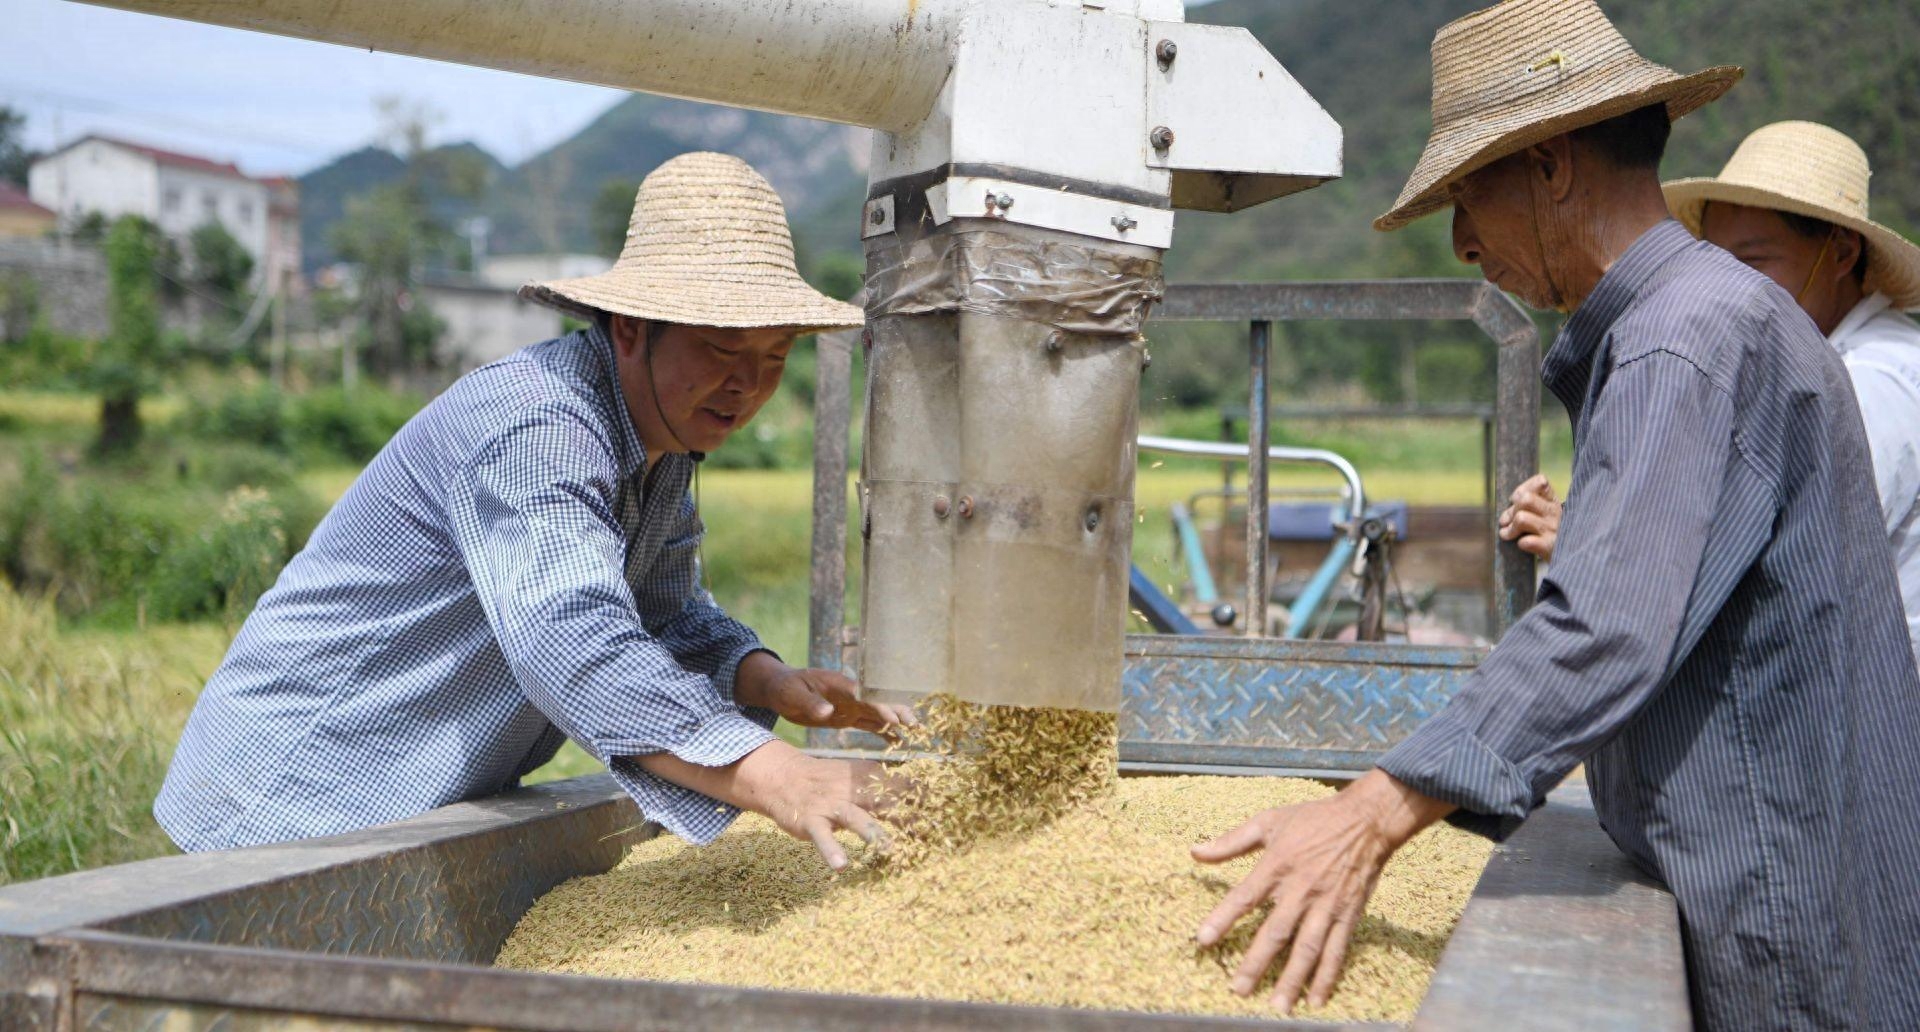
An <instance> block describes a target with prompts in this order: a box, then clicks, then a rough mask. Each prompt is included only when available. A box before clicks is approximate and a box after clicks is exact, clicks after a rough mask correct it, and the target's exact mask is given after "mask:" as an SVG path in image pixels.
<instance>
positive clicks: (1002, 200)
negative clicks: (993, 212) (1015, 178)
mask: <svg viewBox="0 0 1920 1032" xmlns="http://www.w3.org/2000/svg"><path fill="white" fill-rule="evenodd" d="M993 203H995V204H997V205H999V206H1000V207H1002V208H1011V207H1013V195H1012V194H1010V193H1003V194H1001V195H1000V196H998V197H995V198H994V199H993Z"/></svg>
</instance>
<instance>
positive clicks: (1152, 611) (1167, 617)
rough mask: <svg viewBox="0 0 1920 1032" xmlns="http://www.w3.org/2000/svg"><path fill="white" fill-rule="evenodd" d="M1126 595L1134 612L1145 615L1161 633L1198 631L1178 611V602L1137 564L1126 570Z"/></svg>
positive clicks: (1185, 616)
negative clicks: (1141, 570)
mask: <svg viewBox="0 0 1920 1032" xmlns="http://www.w3.org/2000/svg"><path fill="white" fill-rule="evenodd" d="M1127 597H1128V600H1129V601H1131V602H1132V603H1133V609H1134V612H1136V613H1139V614H1140V615H1141V616H1143V617H1145V618H1146V621H1147V623H1149V624H1151V625H1153V629H1154V630H1156V631H1159V632H1160V633H1161V634H1199V633H1200V628H1199V626H1198V625H1196V624H1195V623H1194V622H1193V621H1192V620H1189V619H1187V614H1185V613H1183V612H1181V611H1180V604H1179V603H1178V602H1175V601H1174V600H1173V599H1170V598H1168V597H1167V595H1166V592H1164V591H1161V590H1160V588H1159V587H1158V586H1157V585H1155V584H1154V583H1153V580H1152V579H1151V578H1149V577H1148V576H1147V575H1146V574H1144V573H1142V572H1140V567H1138V566H1132V567H1129V568H1128V570H1127Z"/></svg>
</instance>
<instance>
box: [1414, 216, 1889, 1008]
mask: <svg viewBox="0 0 1920 1032" xmlns="http://www.w3.org/2000/svg"><path fill="white" fill-rule="evenodd" d="M1544 373H1545V380H1546V383H1547V385H1548V386H1549V387H1550V388H1551V389H1552V390H1553V391H1554V393H1555V394H1556V395H1558V396H1559V397H1560V399H1561V400H1562V401H1563V402H1565V403H1566V406H1567V409H1568V411H1569V412H1570V413H1571V414H1572V416H1573V419H1574V432H1575V439H1574V441H1575V443H1574V466H1573V480H1572V492H1571V493H1570V495H1569V496H1568V498H1567V502H1566V510H1565V515H1564V517H1563V526H1562V529H1561V535H1560V542H1559V545H1558V547H1557V548H1556V549H1555V562H1554V563H1553V566H1552V568H1551V570H1550V571H1549V573H1548V575H1547V577H1546V578H1545V579H1544V580H1543V581H1542V582H1541V585H1540V597H1539V602H1538V604H1537V605H1536V606H1535V607H1534V608H1533V610H1532V611H1530V612H1529V613H1528V614H1527V615H1526V616H1525V617H1524V618H1523V619H1521V620H1520V621H1519V622H1517V623H1516V624H1515V625H1514V626H1513V627H1512V629H1511V630H1509V631H1508V632H1507V634H1506V636H1505V637H1504V638H1502V639H1501V641H1500V643H1499V645H1498V646H1497V647H1496V648H1495V649H1494V651H1493V653H1492V654H1491V655H1490V656H1488V657H1487V659H1486V661H1485V662H1484V663H1483V664H1482V665H1481V667H1480V668H1479V670H1477V671H1476V672H1475V674H1474V676H1473V677H1472V678H1471V679H1470V681H1469V683H1468V684H1467V685H1466V686H1465V687H1463V689H1462V690H1461V692H1460V693H1459V694H1458V695H1457V696H1456V697H1455V699H1454V700H1453V702H1452V703H1451V704H1450V705H1449V706H1448V707H1447V708H1446V709H1444V710H1442V711H1441V712H1440V713H1439V714H1437V715H1436V716H1435V717H1434V718H1433V719H1432V720H1430V721H1428V722H1427V723H1426V724H1425V725H1423V726H1422V727H1420V728H1419V729H1418V730H1417V731H1415V733H1414V734H1413V735H1411V736H1410V737H1408V739H1407V740H1406V741H1404V742H1403V743H1401V744H1400V745H1399V746H1398V747H1396V748H1395V749H1394V750H1393V751H1391V752H1390V753H1388V754H1387V756H1386V757H1385V758H1384V759H1383V760H1382V761H1381V764H1380V766H1381V767H1382V768H1383V769H1385V770H1386V771H1387V772H1388V773H1390V774H1393V775H1394V776H1395V777H1397V778H1399V779H1400V780H1402V781H1404V782H1407V783H1408V784H1410V785H1412V786H1413V787H1414V788H1416V789H1419V790H1420V791H1422V792H1425V793H1426V794H1428V795H1430V796H1434V797H1437V798H1440V799H1443V800H1446V801H1448V802H1451V803H1455V804H1457V805H1459V806H1460V807H1462V811H1461V812H1460V813H1459V814H1458V815H1456V819H1457V820H1458V821H1459V822H1460V823H1462V824H1464V825H1466V826H1469V827H1475V828H1478V829H1479V830H1482V831H1485V832H1487V833H1489V834H1492V835H1495V836H1500V835H1504V834H1506V833H1507V832H1510V831H1511V830H1512V829H1513V828H1514V827H1515V826H1517V825H1518V824H1519V823H1520V821H1521V820H1522V819H1524V818H1525V817H1526V816H1527V814H1528V813H1529V812H1530V811H1532V809H1533V808H1534V807H1536V806H1539V805H1540V803H1541V802H1542V800H1543V798H1544V796H1545V794H1546V792H1547V791H1548V790H1549V789H1550V788H1551V787H1552V786H1553V785H1555V784H1556V783H1557V782H1559V781H1560V780H1561V779H1562V778H1563V777H1565V776H1566V774H1567V773H1568V772H1569V771H1570V770H1571V769H1572V768H1573V767H1574V766H1575V765H1576V764H1578V763H1580V762H1582V761H1585V762H1586V763H1587V765H1588V767H1587V771H1588V780H1589V783H1590V786H1591V789H1592V792H1593V798H1594V805H1595V809H1596V810H1597V812H1598V813H1599V816H1600V820H1601V823H1602V824H1603V825H1604V826H1605V827H1606V829H1607V831H1608V833H1609V834H1610V835H1611V836H1612V837H1613V840H1614V841H1615V842H1616V843H1617V844H1618V845H1619V846H1620V848H1621V849H1622V850H1623V851H1625V852H1626V853H1627V854H1628V855H1629V856H1631V857H1632V858H1633V859H1634V860H1635V861H1636V862H1638V863H1639V864H1640V865H1641V866H1643V867H1644V868H1646V869H1647V870H1648V871H1650V872H1651V873H1653V874H1655V875H1657V876H1658V877H1660V878H1662V879H1663V880H1664V881H1665V882H1666V883H1667V885H1668V886H1669V887H1670V888H1671V889H1672V890H1673V893H1674V896H1675V898H1676V900H1677V901H1678V903H1679V906H1680V914H1681V920H1682V924H1683V934H1684V937H1685V943H1686V955H1687V965H1688V982H1689V985H1690V986H1691V989H1692V995H1693V1001H1694V1011H1695V1015H1696V1017H1697V1019H1698V1020H1699V1022H1700V1024H1701V1025H1702V1026H1703V1027H1704V1028H1707V1029H1738V1030H1749V1029H1885V1030H1889V1032H1892V1030H1903V1032H1910V1030H1913V1029H1917V1028H1920V874H1917V873H1916V870H1917V868H1916V864H1920V675H1916V673H1915V670H1914V663H1913V655H1912V653H1911V652H1910V651H1909V650H1908V648H1907V641H1906V626H1905V623H1904V620H1903V618H1902V615H1901V605H1900V595H1899V591H1898V587H1897V585H1896V582H1895V579H1894V570H1893V563H1892V558H1891V554H1890V552H1889V549H1888V547H1887V537H1886V531H1885V528H1884V526H1883V525H1882V523H1881V518H1880V515H1881V514H1880V505H1879V500H1878V497H1877V495H1876V493H1875V489H1874V480H1873V466H1872V463H1871V462H1870V457H1869V454H1868V447H1867V439H1866V435H1865V432H1864V431H1863V429H1862V427H1861V419H1860V413H1859V410H1858V408H1857V406H1856V404H1855V401H1854V395H1853V391H1852V388H1851V387H1850V385H1849V383H1848V378H1847V372H1846V370H1845V369H1844V368H1843V367H1842V365H1841V362H1840V360H1839V358H1838V356H1837V355H1835V353H1834V351H1833V349H1832V348H1831V347H1830V346H1828V345H1827V343H1826V342H1825V341H1824V340H1823V339H1822V338H1821V336H1820V334H1819V331H1818V330H1816V329H1815V328H1814V326H1813V324H1812V323H1811V322H1810V321H1809V320H1808V319H1807V317H1806V315H1805V314H1804V313H1802V312H1801V311H1800V309H1799V308H1798V307H1797V306H1796V305H1795V304H1794V302H1793V299H1792V298H1790V297H1788V296H1787V295H1786V293H1785V292H1783V291H1781V290H1780V289H1779V288H1778V287H1775V286H1774V285H1773V284H1772V283H1770V282H1769V281H1767V280H1766V279H1765V278H1764V277H1762V276H1761V275H1760V274H1758V273H1756V272H1754V271H1752V270H1751V269H1748V268H1747V267H1745V266H1743V265H1741V264H1740V263H1738V262H1736V261H1735V260H1734V259H1733V258H1732V257H1731V256H1729V255H1728V254H1726V253H1725V252H1723V251H1721V250H1720V249H1718V248H1716V247H1714V246H1712V245H1711V244H1706V243H1701V242H1698V241H1695V240H1694V239H1693V238H1692V237H1691V236H1689V235H1688V234H1687V232H1686V230H1684V229H1683V228H1681V226H1680V224H1679V223H1677V222H1671V221H1668V222H1664V223H1662V224H1660V225H1659V226H1657V227H1655V228H1654V229H1652V230H1649V231H1648V232H1647V233H1646V234H1645V235H1643V236H1642V237H1641V238H1640V239H1639V241H1637V242H1636V243H1635V244H1634V245H1633V247H1632V248H1631V249H1629V250H1628V251H1627V253H1626V254H1625V255H1623V256H1622V257H1621V258H1620V259H1619V260H1618V261H1617V262H1616V263H1615V264H1614V266H1613V267H1612V268H1611V269H1610V270H1608V272H1607V274H1606V275H1605V277H1603V278H1602V279H1601V281H1600V283H1599V286H1598V287H1597V288H1596V289H1595V290H1594V292H1593V294H1592V296H1590V297H1589V298H1587V300H1586V302H1585V303H1584V304H1582V305H1581V306H1580V308H1579V310H1578V311H1577V312H1575V313H1574V315H1573V317H1572V318H1571V319H1569V320H1568V322H1567V325H1566V326H1565V328H1564V329H1563V330H1562V331H1561V333H1560V336H1559V337H1558V339H1557V340H1555V342H1554V344H1553V347H1552V349H1551V350H1550V352H1549V353H1548V355H1547V358H1546V362H1545V369H1544Z"/></svg>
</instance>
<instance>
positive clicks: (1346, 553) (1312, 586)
mask: <svg viewBox="0 0 1920 1032" xmlns="http://www.w3.org/2000/svg"><path fill="white" fill-rule="evenodd" d="M1353 550H1354V544H1353V538H1351V537H1343V538H1341V539H1340V540H1338V541H1335V542H1334V543H1333V548H1332V549H1330V550H1329V551H1328V552H1327V557H1326V558H1325V559H1323V560H1321V562H1320V568H1319V569H1317V570H1315V571H1313V579H1311V580H1309V581H1307V586H1306V587H1304V588H1301V589H1300V597H1298V598H1296V599H1294V600H1293V606H1292V608H1290V609H1289V610H1288V611H1287V632H1286V637H1289V638H1304V637H1306V634H1307V626H1308V625H1309V624H1311V623H1312V622H1313V618H1314V615H1315V614H1316V613H1318V612H1319V611H1320V607H1321V606H1322V605H1324V604H1326V601H1327V593H1328V592H1330V591H1332V590H1333V584H1334V582H1335V581H1337V580H1339V579H1340V575H1341V574H1342V573H1345V572H1346V570H1347V560H1349V559H1352V558H1353Z"/></svg>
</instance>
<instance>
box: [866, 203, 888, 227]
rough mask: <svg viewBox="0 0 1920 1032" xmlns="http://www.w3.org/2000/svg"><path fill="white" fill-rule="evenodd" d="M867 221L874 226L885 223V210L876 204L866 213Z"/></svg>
mask: <svg viewBox="0 0 1920 1032" xmlns="http://www.w3.org/2000/svg"><path fill="white" fill-rule="evenodd" d="M867 221H868V222H871V223H873V224H874V225H876V226H878V225H880V224H881V223H883V222H885V221H887V212H886V209H884V208H882V207H880V206H879V205H877V204H876V205H874V206H873V210H872V211H870V212H868V213H867Z"/></svg>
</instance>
